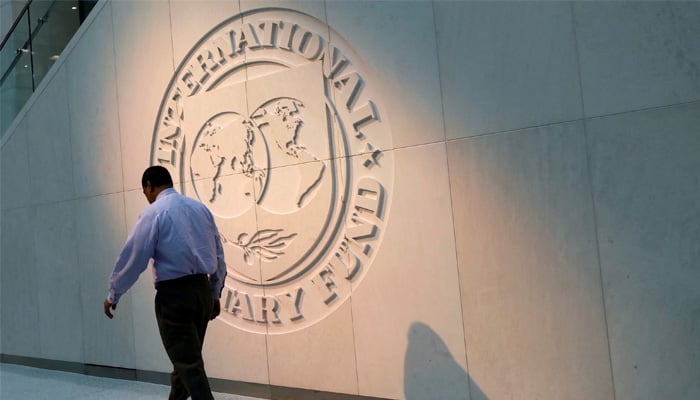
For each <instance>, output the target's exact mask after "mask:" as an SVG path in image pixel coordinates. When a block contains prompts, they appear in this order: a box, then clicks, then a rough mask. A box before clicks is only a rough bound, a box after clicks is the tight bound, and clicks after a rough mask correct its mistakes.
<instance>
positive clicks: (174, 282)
mask: <svg viewBox="0 0 700 400" xmlns="http://www.w3.org/2000/svg"><path fill="white" fill-rule="evenodd" d="M200 282H207V283H208V282H209V276H208V275H207V274H193V275H185V276H181V277H179V278H175V279H168V280H167V281H160V282H156V290H160V289H166V288H177V287H186V286H191V285H193V284H197V283H200Z"/></svg>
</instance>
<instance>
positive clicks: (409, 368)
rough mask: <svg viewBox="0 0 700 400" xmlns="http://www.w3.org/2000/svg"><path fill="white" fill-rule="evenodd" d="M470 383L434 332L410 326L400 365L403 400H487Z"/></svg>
mask: <svg viewBox="0 0 700 400" xmlns="http://www.w3.org/2000/svg"><path fill="white" fill-rule="evenodd" d="M470 379H471V378H470V377H469V374H467V373H466V372H465V371H464V369H463V368H462V367H461V366H460V365H459V364H457V362H456V361H455V359H454V357H452V354H450V351H449V350H448V349H447V345H445V342H443V340H442V339H441V338H440V336H438V335H437V334H436V333H435V331H433V330H432V329H431V328H430V327H429V326H428V325H426V324H423V323H420V322H414V323H413V324H412V325H411V328H410V329H409V330H408V349H407V350H406V359H405V361H404V395H405V398H406V400H488V397H486V395H485V394H484V393H483V392H482V391H481V389H480V388H479V386H478V385H477V384H476V382H474V381H471V382H470ZM470 391H471V397H470Z"/></svg>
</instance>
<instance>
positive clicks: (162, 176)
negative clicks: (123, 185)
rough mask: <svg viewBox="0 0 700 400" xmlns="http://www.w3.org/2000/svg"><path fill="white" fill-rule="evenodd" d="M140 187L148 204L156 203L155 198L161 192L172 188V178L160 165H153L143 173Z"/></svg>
mask: <svg viewBox="0 0 700 400" xmlns="http://www.w3.org/2000/svg"><path fill="white" fill-rule="evenodd" d="M141 187H142V188H143V194H144V195H145V196H146V199H147V200H148V203H149V204H151V203H153V202H154V201H156V197H158V194H159V193H160V192H161V191H163V190H164V189H167V188H171V187H173V178H172V177H171V176H170V172H168V170H167V169H165V168H164V167H161V166H160V165H154V166H152V167H148V168H146V170H145V171H143V176H142V177H141Z"/></svg>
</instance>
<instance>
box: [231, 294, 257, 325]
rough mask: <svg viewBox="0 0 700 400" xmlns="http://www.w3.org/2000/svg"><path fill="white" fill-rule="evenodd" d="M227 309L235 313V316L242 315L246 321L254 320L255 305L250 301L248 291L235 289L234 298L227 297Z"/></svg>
mask: <svg viewBox="0 0 700 400" xmlns="http://www.w3.org/2000/svg"><path fill="white" fill-rule="evenodd" d="M226 304H227V306H228V307H227V308H226V311H228V312H229V313H231V314H233V315H234V316H235V317H241V318H243V319H244V320H246V321H254V318H253V305H252V303H251V301H250V296H249V295H248V294H247V293H243V292H240V291H238V290H234V291H233V292H232V298H231V299H228V298H227V299H226Z"/></svg>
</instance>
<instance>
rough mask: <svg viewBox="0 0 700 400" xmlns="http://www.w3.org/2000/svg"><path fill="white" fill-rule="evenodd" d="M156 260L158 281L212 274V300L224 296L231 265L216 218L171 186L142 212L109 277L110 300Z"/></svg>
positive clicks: (154, 266)
mask: <svg viewBox="0 0 700 400" xmlns="http://www.w3.org/2000/svg"><path fill="white" fill-rule="evenodd" d="M151 258H152V259H153V275H154V276H153V280H154V283H157V282H161V281H167V280H170V279H175V278H180V277H183V276H186V275H192V274H207V275H209V281H210V282H211V287H212V296H213V298H215V299H218V298H219V297H221V291H222V289H223V286H224V279H225V278H226V264H225V262H224V251H223V248H222V246H221V238H220V236H219V231H218V230H217V229H216V224H215V222H214V217H213V216H212V215H211V212H210V211H209V209H207V207H206V206H205V205H204V204H202V203H200V202H198V201H196V200H193V199H190V198H189V197H186V196H183V195H181V194H179V193H177V192H176V191H175V190H174V189H172V188H169V189H165V190H163V191H162V192H160V193H159V194H158V197H156V201H154V202H153V203H152V204H151V205H149V206H148V207H147V208H146V209H145V210H144V211H143V212H142V213H141V216H140V217H139V220H138V222H137V223H136V226H135V227H134V230H133V231H132V232H131V234H130V235H129V238H128V239H127V240H126V244H125V245H124V248H123V249H122V252H121V254H120V255H119V258H118V259H117V264H116V265H115V266H114V271H113V272H112V276H111V277H110V278H109V295H108V296H107V300H108V301H109V302H110V303H112V304H117V302H119V298H120V297H121V296H122V295H123V294H124V293H125V292H126V291H127V290H129V288H131V286H132V285H133V284H134V282H136V279H138V277H139V275H140V274H141V273H142V272H143V271H144V270H145V269H146V267H147V266H148V262H149V261H150V259H151Z"/></svg>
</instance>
